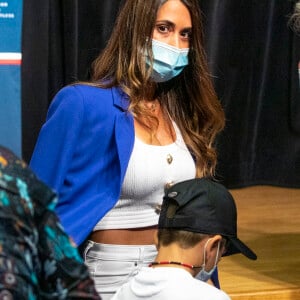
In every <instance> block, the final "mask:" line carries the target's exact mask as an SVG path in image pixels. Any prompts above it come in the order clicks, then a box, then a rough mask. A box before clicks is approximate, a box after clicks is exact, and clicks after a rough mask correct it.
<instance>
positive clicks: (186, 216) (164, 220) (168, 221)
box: [158, 178, 257, 260]
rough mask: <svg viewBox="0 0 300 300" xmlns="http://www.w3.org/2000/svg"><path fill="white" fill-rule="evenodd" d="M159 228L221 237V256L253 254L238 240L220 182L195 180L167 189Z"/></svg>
mask: <svg viewBox="0 0 300 300" xmlns="http://www.w3.org/2000/svg"><path fill="white" fill-rule="evenodd" d="M158 228H168V229H177V230H185V231H191V232H198V233H203V234H209V235H211V234H220V235H221V236H222V237H224V238H225V239H226V240H227V242H228V245H227V246H226V252H225V253H224V254H223V256H227V255H232V254H236V253H242V254H244V255H245V256H246V257H248V258H249V259H253V260H255V259H257V256H256V254H255V253H254V252H253V251H252V250H251V249H250V248H249V247H247V246H246V245H245V244H244V243H243V242H242V241H241V240H240V239H239V238H238V237H237V210H236V204H235V202H234V199H233V197H232V195H231V194H230V192H229V191H228V190H227V189H226V188H225V187H224V186H223V185H221V184H220V183H217V182H215V181H212V180H210V179H207V178H195V179H191V180H186V181H182V182H179V183H176V184H174V185H173V186H171V187H170V188H169V189H168V190H166V192H165V195H164V198H163V203H162V207H161V213H160V217H159V222H158Z"/></svg>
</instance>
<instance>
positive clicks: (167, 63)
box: [146, 40, 189, 82]
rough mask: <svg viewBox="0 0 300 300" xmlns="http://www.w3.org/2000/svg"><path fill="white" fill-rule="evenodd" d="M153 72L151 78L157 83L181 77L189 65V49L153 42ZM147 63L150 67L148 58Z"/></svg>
mask: <svg viewBox="0 0 300 300" xmlns="http://www.w3.org/2000/svg"><path fill="white" fill-rule="evenodd" d="M152 51H153V66H152V68H153V71H152V74H151V78H152V79H153V81H155V82H165V81H168V80H170V79H172V78H173V77H175V76H177V75H179V74H180V73H181V72H182V70H183V69H184V67H185V66H187V65H188V63H189V60H188V53H189V49H188V48H185V49H179V48H177V47H173V46H170V45H168V44H166V43H162V42H159V41H157V40H152ZM146 63H147V65H148V66H150V59H149V58H148V57H146Z"/></svg>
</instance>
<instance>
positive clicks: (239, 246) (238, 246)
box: [223, 237, 257, 260]
mask: <svg viewBox="0 0 300 300" xmlns="http://www.w3.org/2000/svg"><path fill="white" fill-rule="evenodd" d="M227 239H228V241H229V245H228V247H227V250H226V252H225V253H224V254H223V256H229V255H233V254H237V253H241V254H243V255H245V256H246V257H248V258H249V259H252V260H256V259H257V255H256V254H255V253H254V252H253V251H252V250H251V249H250V248H249V247H248V246H246V245H245V244H244V243H243V242H242V241H241V240H239V239H238V238H234V237H227Z"/></svg>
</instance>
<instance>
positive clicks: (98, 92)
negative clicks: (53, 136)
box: [52, 83, 126, 107]
mask: <svg viewBox="0 0 300 300" xmlns="http://www.w3.org/2000/svg"><path fill="white" fill-rule="evenodd" d="M125 98H126V97H125V96H124V93H123V92H122V90H121V89H120V88H119V87H111V88H101V87H98V86H95V85H90V84H83V83H76V84H72V85H68V86H65V87H63V88H62V89H61V90H59V91H58V92H57V94H56V95H55V97H54V101H53V103H52V106H55V107H57V106H60V105H64V106H71V107H76V106H83V107H89V106H91V107H93V106H94V105H97V106H98V107H99V106H113V105H114V104H116V105H118V103H119V102H124V101H123V99H125ZM125 102H126V101H125ZM122 106H123V105H122Z"/></svg>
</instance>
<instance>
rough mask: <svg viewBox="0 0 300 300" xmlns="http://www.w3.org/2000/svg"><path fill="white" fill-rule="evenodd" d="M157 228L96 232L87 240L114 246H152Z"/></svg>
mask: <svg viewBox="0 0 300 300" xmlns="http://www.w3.org/2000/svg"><path fill="white" fill-rule="evenodd" d="M156 232H157V226H151V227H143V228H130V229H108V230H97V231H94V232H93V233H91V235H90V237H89V239H90V240H92V241H94V242H96V243H102V244H115V245H152V244H154V235H155V234H156Z"/></svg>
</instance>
